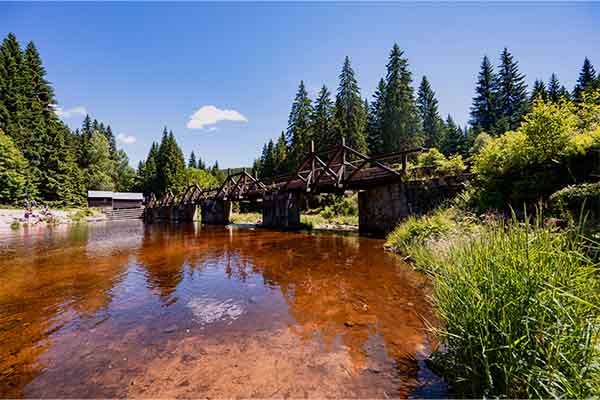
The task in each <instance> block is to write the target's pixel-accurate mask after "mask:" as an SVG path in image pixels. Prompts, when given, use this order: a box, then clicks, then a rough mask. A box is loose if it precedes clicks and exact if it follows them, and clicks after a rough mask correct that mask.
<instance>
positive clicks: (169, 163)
mask: <svg viewBox="0 0 600 400" xmlns="http://www.w3.org/2000/svg"><path fill="white" fill-rule="evenodd" d="M157 171H158V174H157V175H158V185H157V186H158V192H159V193H160V194H161V195H162V194H164V193H166V192H167V191H168V190H171V191H172V192H173V193H179V192H181V191H182V190H183V189H184V187H185V160H184V158H183V153H182V151H181V149H180V148H179V145H177V141H176V140H175V135H173V131H170V132H168V133H167V128H166V127H165V129H164V131H163V138H162V141H161V143H160V146H159V148H158V164H157Z"/></svg>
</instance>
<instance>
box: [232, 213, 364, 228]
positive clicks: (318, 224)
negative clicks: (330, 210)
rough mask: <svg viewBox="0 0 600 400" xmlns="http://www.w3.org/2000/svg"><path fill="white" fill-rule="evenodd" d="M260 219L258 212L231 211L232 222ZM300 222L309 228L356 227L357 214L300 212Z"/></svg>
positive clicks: (248, 221) (256, 222)
mask: <svg viewBox="0 0 600 400" xmlns="http://www.w3.org/2000/svg"><path fill="white" fill-rule="evenodd" d="M261 220H262V215H261V214H259V213H231V217H230V221H231V223H233V224H258V223H260V221H261ZM300 222H301V223H302V224H304V225H306V226H307V227H309V228H315V229H320V228H335V227H340V228H342V227H344V228H349V227H358V216H355V215H332V216H329V217H328V218H326V217H324V216H323V215H322V214H321V213H316V214H302V216H301V217H300Z"/></svg>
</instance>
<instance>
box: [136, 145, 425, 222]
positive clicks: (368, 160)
mask: <svg viewBox="0 0 600 400" xmlns="http://www.w3.org/2000/svg"><path fill="white" fill-rule="evenodd" d="M424 150H426V149H424V148H417V149H412V150H408V151H400V152H395V153H389V154H384V155H378V156H367V155H365V154H363V153H361V152H359V151H357V150H355V149H352V148H351V147H349V146H347V145H346V144H345V142H344V141H342V143H341V144H339V145H337V146H335V147H333V148H331V149H329V150H327V151H324V152H317V151H315V146H314V143H311V148H310V152H309V153H308V155H307V156H306V157H305V159H304V161H303V162H302V163H301V164H300V166H299V167H298V168H297V169H296V170H295V171H294V172H293V173H292V174H289V175H284V176H279V177H274V178H271V179H258V177H255V176H252V175H251V174H249V173H248V172H247V171H246V170H243V171H241V172H239V173H236V174H231V175H228V176H227V179H226V180H225V182H223V184H222V185H220V186H218V187H214V188H208V189H203V188H200V187H199V186H198V185H191V186H189V187H188V188H186V189H185V190H184V191H183V192H182V193H179V194H173V193H172V192H170V191H169V192H168V193H167V194H166V195H164V196H163V197H162V198H160V199H157V198H156V196H155V195H154V194H151V195H150V196H149V198H148V201H147V205H146V221H148V222H153V221H158V220H172V221H173V220H175V221H193V220H196V218H197V211H198V207H199V208H200V212H201V221H202V223H206V224H228V223H229V216H230V213H231V202H232V201H257V202H262V205H263V225H265V226H272V227H278V226H279V227H289V226H294V225H300V198H301V197H302V196H307V195H312V194H319V193H344V192H346V191H359V225H360V226H359V228H360V230H361V231H363V232H372V233H385V232H387V231H389V230H390V229H391V228H390V227H393V226H394V225H395V224H396V222H397V220H398V219H400V218H402V217H404V216H406V215H405V214H407V212H408V213H410V212H411V210H408V211H407V210H405V209H406V207H402V206H401V205H400V207H395V205H396V203H398V202H402V201H404V203H406V199H404V200H403V199H402V198H401V197H402V193H401V192H402V190H399V189H402V188H403V187H404V186H406V185H402V182H403V179H405V177H406V174H407V172H408V168H407V166H408V162H407V160H408V157H409V156H410V155H411V154H414V153H419V152H421V151H424ZM385 188H387V189H389V190H387V193H384V192H386V190H385ZM382 189H384V190H383V192H382ZM390 190H391V191H390ZM380 192H381V193H380ZM386 210H388V211H389V213H387V212H386ZM380 214H381V215H380ZM386 214H390V215H389V216H388V215H386ZM388 217H390V218H391V219H390V218H388ZM379 219H381V221H378V220H379ZM390 221H393V224H390ZM382 225H384V226H382Z"/></svg>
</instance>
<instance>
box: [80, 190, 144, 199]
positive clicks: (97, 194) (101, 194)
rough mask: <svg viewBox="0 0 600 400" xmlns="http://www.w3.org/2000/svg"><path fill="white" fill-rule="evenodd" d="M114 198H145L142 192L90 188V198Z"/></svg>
mask: <svg viewBox="0 0 600 400" xmlns="http://www.w3.org/2000/svg"><path fill="white" fill-rule="evenodd" d="M92 198H95V199H113V200H144V195H143V194H142V193H132V192H110V191H104V190H88V199H92Z"/></svg>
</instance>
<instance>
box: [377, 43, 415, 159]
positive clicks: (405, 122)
mask: <svg viewBox="0 0 600 400" xmlns="http://www.w3.org/2000/svg"><path fill="white" fill-rule="evenodd" d="M403 54H404V53H403V52H402V51H401V50H400V47H398V45H397V44H394V47H393V48H392V50H391V52H390V56H389V61H388V64H387V75H386V83H385V98H384V102H383V114H382V120H381V129H382V138H383V146H382V147H383V151H384V152H394V151H398V150H408V149H411V148H414V147H416V146H418V145H419V144H420V143H421V138H420V137H419V116H418V112H417V105H416V101H415V97H414V92H413V88H412V86H411V82H412V75H411V73H410V71H409V70H408V60H407V59H406V58H403V57H402V56H403Z"/></svg>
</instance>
